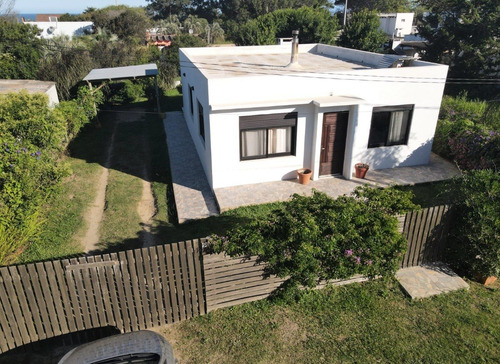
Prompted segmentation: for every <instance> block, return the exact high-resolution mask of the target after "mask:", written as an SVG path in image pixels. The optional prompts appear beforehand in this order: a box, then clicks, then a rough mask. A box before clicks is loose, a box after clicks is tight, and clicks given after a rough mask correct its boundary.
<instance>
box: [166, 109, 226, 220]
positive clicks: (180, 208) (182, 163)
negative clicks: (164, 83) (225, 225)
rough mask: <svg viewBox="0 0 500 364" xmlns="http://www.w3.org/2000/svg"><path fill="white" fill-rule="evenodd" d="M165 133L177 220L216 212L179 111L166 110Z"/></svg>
mask: <svg viewBox="0 0 500 364" xmlns="http://www.w3.org/2000/svg"><path fill="white" fill-rule="evenodd" d="M165 115H166V117H165V120H164V121H163V126H164V127H165V134H166V135H167V146H168V154H169V158H170V169H171V173H172V184H173V189H174V198H175V206H176V208H177V217H178V219H179V223H183V222H186V221H189V220H195V219H203V218H205V217H209V216H213V215H217V214H218V208H217V202H216V200H215V196H214V194H213V192H212V189H211V188H210V185H209V184H208V181H207V178H206V176H205V171H204V170H203V166H202V165H201V162H200V159H199V157H198V153H196V148H195V146H194V143H193V141H192V139H191V135H190V134H189V130H188V129H187V126H186V123H185V121H184V116H183V115H182V112H179V111H175V112H167V113H166V114H165Z"/></svg>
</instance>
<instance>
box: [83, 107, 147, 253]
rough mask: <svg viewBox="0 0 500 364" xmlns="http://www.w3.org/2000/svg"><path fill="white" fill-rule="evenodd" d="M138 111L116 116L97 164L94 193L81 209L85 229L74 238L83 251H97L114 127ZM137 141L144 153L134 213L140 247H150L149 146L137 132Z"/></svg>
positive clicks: (132, 116) (113, 142)
mask: <svg viewBox="0 0 500 364" xmlns="http://www.w3.org/2000/svg"><path fill="white" fill-rule="evenodd" d="M141 116H142V114H140V112H139V113H138V112H131V113H124V114H123V115H120V119H119V120H116V121H115V124H114V127H113V132H112V135H111V139H110V142H109V145H108V148H107V150H106V159H105V162H104V164H103V166H102V167H101V170H102V171H101V175H100V176H99V179H98V181H97V186H96V191H97V193H96V196H95V199H94V201H93V202H92V204H91V205H90V206H89V208H88V209H87V211H86V212H85V215H84V219H85V222H86V226H87V230H86V231H85V234H84V236H81V237H80V238H79V239H78V240H79V241H80V243H81V245H82V246H83V248H84V252H85V253H89V252H92V251H96V250H99V246H98V244H99V238H100V234H99V228H100V226H101V221H102V219H103V216H104V211H105V208H106V191H107V186H108V178H109V168H110V166H111V160H112V157H113V149H114V145H115V138H116V134H117V129H118V127H119V126H120V124H122V123H127V122H135V121H137V120H138V119H140V117H141ZM140 138H141V144H142V149H143V156H144V165H143V167H142V170H141V171H140V178H141V184H142V191H141V192H140V193H141V199H140V200H139V203H138V204H137V213H138V215H139V218H140V226H141V231H140V232H139V239H140V241H141V243H142V246H143V247H150V246H153V245H155V243H156V241H155V238H154V233H153V231H152V224H153V217H154V216H155V214H156V207H155V200H154V196H153V192H152V189H151V183H150V182H149V181H150V163H149V161H150V159H151V157H150V153H151V152H150V148H149V143H148V140H147V138H146V136H145V135H141V136H140ZM138 193H139V191H138Z"/></svg>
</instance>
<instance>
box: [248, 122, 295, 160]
mask: <svg viewBox="0 0 500 364" xmlns="http://www.w3.org/2000/svg"><path fill="white" fill-rule="evenodd" d="M296 129H297V113H295V112H294V113H283V114H270V115H252V116H241V117H240V160H249V159H261V158H270V157H280V156H286V155H295V145H296V139H297V138H296Z"/></svg>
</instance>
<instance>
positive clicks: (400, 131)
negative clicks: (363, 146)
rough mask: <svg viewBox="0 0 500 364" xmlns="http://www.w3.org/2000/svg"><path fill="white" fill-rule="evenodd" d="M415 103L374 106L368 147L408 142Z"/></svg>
mask: <svg viewBox="0 0 500 364" xmlns="http://www.w3.org/2000/svg"><path fill="white" fill-rule="evenodd" d="M412 114H413V105H398V106H384V107H374V108H373V114H372V123H371V127H370V137H369V138H368V148H377V147H386V146H393V145H403V144H407V143H408V135H409V133H410V126H411V118H412Z"/></svg>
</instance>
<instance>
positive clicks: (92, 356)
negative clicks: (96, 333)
mask: <svg viewBox="0 0 500 364" xmlns="http://www.w3.org/2000/svg"><path fill="white" fill-rule="evenodd" d="M122 363H123V364H125V363H144V364H176V363H177V359H176V358H175V357H174V350H173V349H172V345H170V343H169V342H168V341H167V340H165V338H164V337H163V336H161V335H159V334H157V333H155V332H153V331H146V330H145V331H137V332H129V333H127V334H121V335H114V336H110V337H106V338H104V339H100V340H96V341H92V342H90V343H87V344H84V345H80V346H78V347H76V348H74V349H73V350H71V351H70V352H68V353H67V354H66V355H64V357H63V358H62V359H61V360H60V361H59V364H122Z"/></svg>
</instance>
